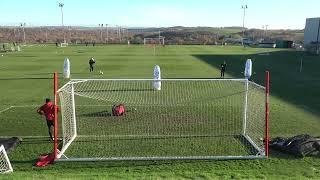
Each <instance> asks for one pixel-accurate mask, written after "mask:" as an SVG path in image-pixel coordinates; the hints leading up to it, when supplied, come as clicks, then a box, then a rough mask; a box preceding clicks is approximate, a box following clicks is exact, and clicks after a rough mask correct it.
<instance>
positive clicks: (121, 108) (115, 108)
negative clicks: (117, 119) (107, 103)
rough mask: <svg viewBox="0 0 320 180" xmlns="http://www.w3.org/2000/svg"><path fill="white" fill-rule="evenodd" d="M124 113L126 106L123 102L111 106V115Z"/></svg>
mask: <svg viewBox="0 0 320 180" xmlns="http://www.w3.org/2000/svg"><path fill="white" fill-rule="evenodd" d="M125 113H126V108H125V107H124V105H123V104H119V105H118V106H115V105H114V106H113V107H112V115H113V116H122V115H124V114H125Z"/></svg>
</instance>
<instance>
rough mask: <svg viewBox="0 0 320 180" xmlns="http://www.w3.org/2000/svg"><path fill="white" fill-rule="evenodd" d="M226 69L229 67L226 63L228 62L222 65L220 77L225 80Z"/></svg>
mask: <svg viewBox="0 0 320 180" xmlns="http://www.w3.org/2000/svg"><path fill="white" fill-rule="evenodd" d="M226 67H227V63H226V61H224V62H223V63H222V64H221V75H220V77H221V78H224V72H225V71H226Z"/></svg>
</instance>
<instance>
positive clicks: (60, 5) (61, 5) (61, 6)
mask: <svg viewBox="0 0 320 180" xmlns="http://www.w3.org/2000/svg"><path fill="white" fill-rule="evenodd" d="M63 6H64V4H63V3H59V7H60V8H61V24H62V31H63V42H64V43H65V42H66V35H65V33H64V23H63Z"/></svg>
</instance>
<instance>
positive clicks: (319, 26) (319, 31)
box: [316, 19, 320, 55]
mask: <svg viewBox="0 0 320 180" xmlns="http://www.w3.org/2000/svg"><path fill="white" fill-rule="evenodd" d="M319 33H320V19H319V24H318V34H317V50H316V51H317V52H316V53H317V55H319Z"/></svg>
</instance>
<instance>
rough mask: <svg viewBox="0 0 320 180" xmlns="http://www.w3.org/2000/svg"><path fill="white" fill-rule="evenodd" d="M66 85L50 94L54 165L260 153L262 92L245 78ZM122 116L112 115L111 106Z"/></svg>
mask: <svg viewBox="0 0 320 180" xmlns="http://www.w3.org/2000/svg"><path fill="white" fill-rule="evenodd" d="M153 81H154V80H151V79H150V80H148V79H147V80H120V79H117V80H107V79H78V80H71V81H70V82H68V83H66V84H65V85H64V86H63V87H62V88H60V89H59V90H58V94H59V97H60V102H61V115H62V122H60V123H62V131H63V132H62V134H63V144H62V148H61V149H59V153H58V155H57V158H58V160H61V161H64V160H65V161H67V160H80V161H84V160H89V161H92V160H157V159H251V158H264V157H265V156H266V153H265V146H264V142H263V138H264V136H265V129H266V128H265V125H266V123H265V92H264V91H265V88H264V87H262V86H260V85H258V84H255V83H253V82H250V81H248V80H246V79H189V80H187V79H165V80H161V83H162V87H161V90H154V89H153V86H152V84H153ZM118 104H123V105H124V106H125V108H126V113H125V115H123V116H113V115H112V107H113V105H118Z"/></svg>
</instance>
